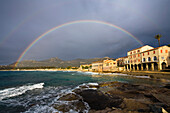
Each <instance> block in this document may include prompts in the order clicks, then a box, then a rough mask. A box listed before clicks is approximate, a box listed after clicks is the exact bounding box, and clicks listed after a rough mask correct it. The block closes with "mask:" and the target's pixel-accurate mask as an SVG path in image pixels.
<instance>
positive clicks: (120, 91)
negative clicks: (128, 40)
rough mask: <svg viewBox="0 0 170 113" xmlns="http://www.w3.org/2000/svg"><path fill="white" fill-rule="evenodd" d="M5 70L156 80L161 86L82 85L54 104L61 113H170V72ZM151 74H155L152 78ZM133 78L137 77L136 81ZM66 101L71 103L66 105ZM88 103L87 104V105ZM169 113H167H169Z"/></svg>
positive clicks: (63, 95) (62, 96) (97, 83)
mask: <svg viewBox="0 0 170 113" xmlns="http://www.w3.org/2000/svg"><path fill="white" fill-rule="evenodd" d="M4 71H66V72H71V71H77V72H80V73H87V74H89V75H91V74H92V75H94V76H100V77H102V76H104V75H108V76H119V75H121V76H127V77H137V78H140V79H142V80H143V81H145V80H147V79H148V80H153V81H154V80H155V81H156V82H160V81H159V80H161V85H158V84H156V85H153V84H147V83H142V84H141V83H139V82H135V83H124V82H123V83H122V82H101V81H100V82H96V83H84V84H80V85H78V86H77V87H76V88H74V89H71V91H68V93H61V97H59V98H58V101H59V102H61V103H60V104H56V103H54V104H52V106H53V107H54V108H55V109H57V110H58V111H62V112H69V111H68V110H70V109H72V105H74V107H75V108H76V109H75V110H76V111H79V110H80V111H82V112H83V111H84V110H87V112H89V113H99V112H100V113H107V112H116V113H129V112H131V113H140V112H144V113H154V112H157V113H162V111H166V112H170V105H169V103H170V100H169V98H170V95H169V92H170V81H168V80H169V79H168V78H167V79H165V78H164V77H158V76H164V75H165V76H167V77H168V75H169V73H168V72H166V73H164V72H159V73H157V72H156V73H155V72H119V73H101V72H90V71H80V70H71V69H62V70H61V69H34V70H30V69H29V70H28V69H22V70H4ZM150 74H155V77H151V76H150ZM132 79H133V78H132ZM65 102H68V103H71V104H70V105H66V104H65ZM86 103H87V104H86ZM166 112H165V113H166Z"/></svg>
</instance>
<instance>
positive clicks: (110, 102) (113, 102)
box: [80, 90, 122, 110]
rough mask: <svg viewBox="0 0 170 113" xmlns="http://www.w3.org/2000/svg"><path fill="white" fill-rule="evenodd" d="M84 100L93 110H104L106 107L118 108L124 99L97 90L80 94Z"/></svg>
mask: <svg viewBox="0 0 170 113" xmlns="http://www.w3.org/2000/svg"><path fill="white" fill-rule="evenodd" d="M80 95H81V96H82V97H83V100H84V101H85V102H87V103H88V104H89V106H90V107H91V109H95V110H102V109H105V108H106V107H110V108H111V107H113V106H115V107H117V106H119V105H120V104H121V102H122V99H121V98H119V97H114V98H113V97H110V96H108V95H105V94H103V93H102V92H101V91H97V90H84V91H82V92H81V93H80Z"/></svg>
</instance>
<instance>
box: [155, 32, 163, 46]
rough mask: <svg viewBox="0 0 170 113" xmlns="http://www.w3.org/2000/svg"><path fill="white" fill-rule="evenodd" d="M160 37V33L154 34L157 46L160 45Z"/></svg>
mask: <svg viewBox="0 0 170 113" xmlns="http://www.w3.org/2000/svg"><path fill="white" fill-rule="evenodd" d="M161 37H162V35H160V34H158V35H156V36H155V39H157V40H158V43H159V47H160V38H161Z"/></svg>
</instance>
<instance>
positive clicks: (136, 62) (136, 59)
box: [125, 45, 154, 71]
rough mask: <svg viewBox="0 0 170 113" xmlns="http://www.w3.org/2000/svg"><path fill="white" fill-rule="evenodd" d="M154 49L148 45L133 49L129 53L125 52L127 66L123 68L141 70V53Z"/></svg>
mask: <svg viewBox="0 0 170 113" xmlns="http://www.w3.org/2000/svg"><path fill="white" fill-rule="evenodd" d="M150 49H154V48H153V47H151V46H149V45H145V46H142V47H140V48H136V49H133V50H131V51H128V52H127V56H128V62H129V63H128V64H127V65H126V66H125V68H127V69H129V70H130V71H132V70H141V63H142V62H141V59H142V58H141V52H144V51H147V50H150Z"/></svg>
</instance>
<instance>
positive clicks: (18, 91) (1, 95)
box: [0, 83, 44, 100]
mask: <svg viewBox="0 0 170 113" xmlns="http://www.w3.org/2000/svg"><path fill="white" fill-rule="evenodd" d="M43 85H44V83H38V84H33V85H24V86H20V87H15V88H7V89H4V90H0V100H2V99H5V98H9V97H14V96H18V95H22V94H24V93H25V92H26V91H28V90H33V89H37V88H43Z"/></svg>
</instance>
